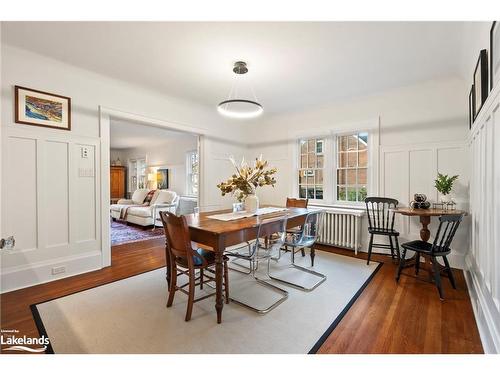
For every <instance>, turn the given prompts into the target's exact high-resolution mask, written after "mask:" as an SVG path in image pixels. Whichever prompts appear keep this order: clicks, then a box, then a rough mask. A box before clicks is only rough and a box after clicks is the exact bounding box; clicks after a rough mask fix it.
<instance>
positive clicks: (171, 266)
mask: <svg viewBox="0 0 500 375" xmlns="http://www.w3.org/2000/svg"><path fill="white" fill-rule="evenodd" d="M160 218H161V221H162V223H163V228H164V229H165V237H166V246H165V250H166V257H167V280H168V291H169V293H168V301H167V307H170V306H172V303H173V302H174V296H175V292H176V291H181V292H183V293H184V294H187V296H188V305H187V311H186V321H189V320H190V319H191V313H192V311H193V304H194V303H195V302H198V301H201V300H203V299H205V298H208V297H211V296H213V295H215V293H211V294H208V295H204V296H203V297H199V298H196V299H195V298H194V297H195V288H196V287H197V286H199V287H200V289H203V285H204V284H206V283H208V282H215V271H214V270H213V269H212V268H211V267H213V266H214V265H215V255H214V253H213V251H210V250H208V249H202V248H199V247H198V246H197V244H196V243H195V242H192V241H191V238H190V236H189V227H188V225H187V222H186V218H185V217H184V216H176V215H174V214H173V213H171V212H168V211H161V212H160ZM227 260H228V258H227V257H226V256H224V264H223V267H224V291H225V297H226V303H229V281H228V271H227ZM196 271H199V276H196ZM205 272H206V273H205ZM181 275H185V276H187V277H188V280H189V281H188V282H187V283H185V284H183V285H181V286H177V277H178V276H181ZM186 287H188V290H187V291H186V290H185V289H184V288H186Z"/></svg>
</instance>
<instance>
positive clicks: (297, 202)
mask: <svg viewBox="0 0 500 375" xmlns="http://www.w3.org/2000/svg"><path fill="white" fill-rule="evenodd" d="M308 204H309V199H307V198H306V199H303V198H286V208H291V207H296V208H307V205H308ZM300 231H301V227H295V228H290V229H287V231H286V232H287V233H288V234H294V233H300ZM285 249H286V250H288V245H285ZM300 252H301V254H302V256H303V257H305V256H306V252H305V250H304V248H302V249H300Z"/></svg>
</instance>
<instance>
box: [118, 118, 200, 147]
mask: <svg viewBox="0 0 500 375" xmlns="http://www.w3.org/2000/svg"><path fill="white" fill-rule="evenodd" d="M172 139H175V140H190V141H192V142H193V145H196V143H197V139H198V137H197V136H195V135H192V134H188V133H183V132H178V131H172V130H165V129H162V128H157V127H154V126H149V125H144V124H139V123H136V122H131V121H126V120H116V119H113V118H112V119H111V121H110V147H111V148H112V149H125V148H134V147H142V146H148V147H154V146H160V145H162V144H165V141H166V140H172Z"/></svg>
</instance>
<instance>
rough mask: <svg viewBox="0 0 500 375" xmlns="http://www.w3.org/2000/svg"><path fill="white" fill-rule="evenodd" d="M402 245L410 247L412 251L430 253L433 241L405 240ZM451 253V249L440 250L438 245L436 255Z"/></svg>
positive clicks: (406, 247)
mask: <svg viewBox="0 0 500 375" xmlns="http://www.w3.org/2000/svg"><path fill="white" fill-rule="evenodd" d="M401 246H403V247H404V248H405V249H408V250H411V251H416V252H418V253H424V254H430V253H431V249H432V243H429V242H425V241H421V240H415V241H410V242H405V243H404V244H402V245H401ZM449 253H450V250H449V249H447V250H444V251H440V250H439V247H437V250H435V251H434V255H435V256H442V255H448V254H449Z"/></svg>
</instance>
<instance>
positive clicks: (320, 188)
mask: <svg viewBox="0 0 500 375" xmlns="http://www.w3.org/2000/svg"><path fill="white" fill-rule="evenodd" d="M316 199H323V186H316Z"/></svg>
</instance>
